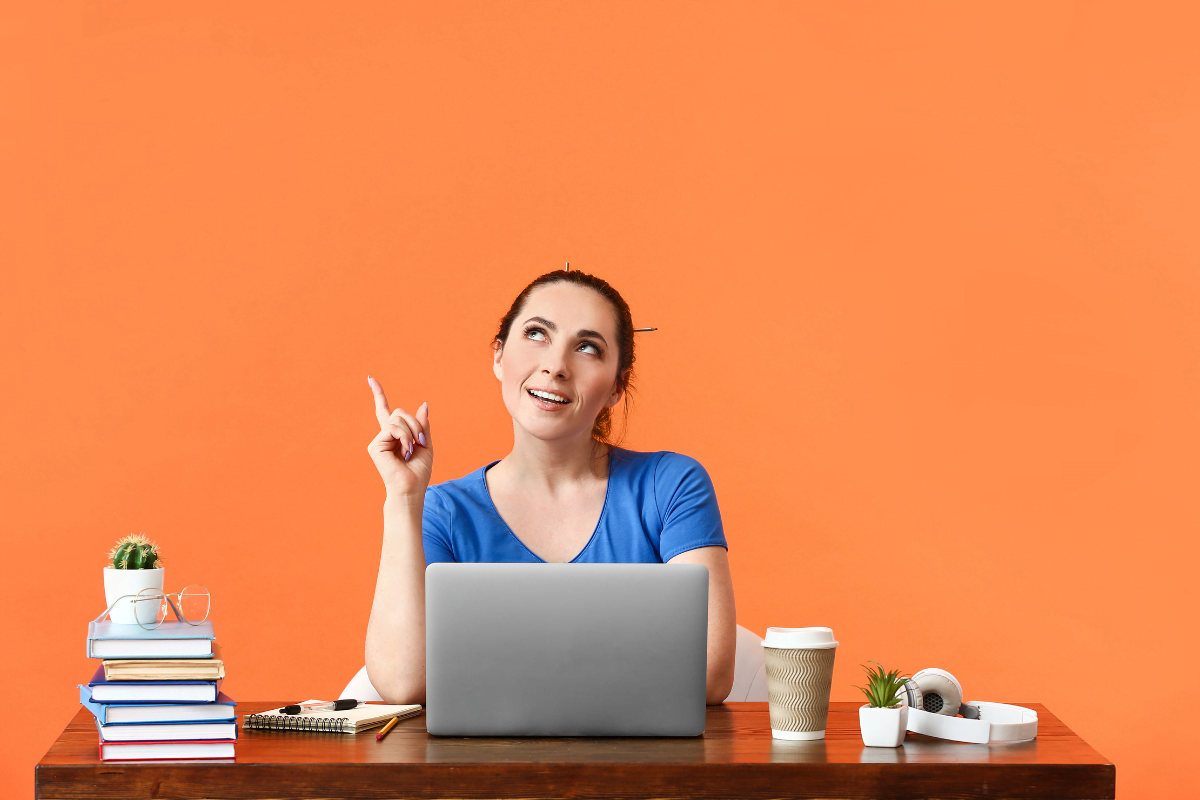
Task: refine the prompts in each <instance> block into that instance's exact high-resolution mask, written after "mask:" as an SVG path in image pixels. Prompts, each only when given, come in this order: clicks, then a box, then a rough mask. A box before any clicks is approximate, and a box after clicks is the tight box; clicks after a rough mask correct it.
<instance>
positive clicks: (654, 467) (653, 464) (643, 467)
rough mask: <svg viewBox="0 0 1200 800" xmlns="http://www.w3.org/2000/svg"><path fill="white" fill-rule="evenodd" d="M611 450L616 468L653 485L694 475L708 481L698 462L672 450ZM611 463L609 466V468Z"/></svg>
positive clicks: (669, 482)
mask: <svg viewBox="0 0 1200 800" xmlns="http://www.w3.org/2000/svg"><path fill="white" fill-rule="evenodd" d="M611 452H612V460H613V464H615V465H617V468H618V469H620V470H622V471H625V472H627V473H629V474H631V475H632V476H633V477H635V478H640V479H642V480H647V481H651V482H653V483H654V484H655V485H656V486H661V485H663V484H666V485H672V484H678V483H680V482H685V481H687V480H689V479H695V478H701V479H703V480H705V481H707V480H708V472H707V470H705V469H704V466H703V465H702V464H701V463H700V462H699V461H697V460H696V459H694V458H692V457H691V456H687V455H684V454H683V453H676V452H675V451H673V450H656V451H652V452H642V451H638V450H626V449H624V448H621V447H614V448H612V451H611ZM612 466H613V465H610V466H609V469H610V470H611V469H612Z"/></svg>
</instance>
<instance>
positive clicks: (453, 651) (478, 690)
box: [425, 563, 708, 736]
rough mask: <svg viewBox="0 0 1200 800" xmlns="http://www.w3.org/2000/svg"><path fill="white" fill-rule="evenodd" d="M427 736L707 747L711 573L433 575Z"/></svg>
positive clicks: (630, 567) (624, 569)
mask: <svg viewBox="0 0 1200 800" xmlns="http://www.w3.org/2000/svg"><path fill="white" fill-rule="evenodd" d="M425 637H426V644H425V667H426V670H425V676H426V677H425V682H426V720H425V722H426V728H427V729H428V731H429V732H430V733H431V734H435V735H439V736H698V735H700V734H701V733H703V732H704V718H705V703H704V700H705V679H706V672H707V669H706V667H707V657H708V569H707V568H705V567H704V566H703V565H700V564H446V563H439V564H430V565H429V567H428V568H427V569H426V570H425Z"/></svg>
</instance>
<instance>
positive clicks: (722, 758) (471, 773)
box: [36, 702, 1116, 800]
mask: <svg viewBox="0 0 1200 800" xmlns="http://www.w3.org/2000/svg"><path fill="white" fill-rule="evenodd" d="M281 705H283V703H281V702H277V703H265V702H258V703H240V704H238V712H239V720H240V718H241V716H242V715H243V714H245V713H254V712H256V711H262V710H265V709H267V708H277V707H279V706H281ZM1022 705H1027V706H1029V707H1031V708H1033V709H1035V710H1037V712H1038V716H1039V718H1040V723H1039V730H1038V739H1037V740H1036V741H1034V742H1029V743H1026V744H1008V745H973V744H961V743H955V742H944V741H940V740H936V739H930V738H928V737H924V736H918V735H916V734H911V733H910V734H909V735H908V738H907V739H906V741H905V743H904V746H903V747H900V748H874V747H864V746H863V744H862V740H861V738H860V737H859V732H858V704H857V703H831V704H830V713H829V725H828V729H827V733H826V738H825V740H824V741H818V742H785V741H779V740H775V739H772V738H771V731H770V724H769V720H768V715H767V704H766V703H728V704H726V705H724V706H717V707H713V708H710V709H709V712H708V719H707V727H706V729H705V732H704V735H703V736H701V737H697V738H687V739H659V738H646V739H639V738H624V739H583V738H580V739H569V738H564V739H522V738H511V739H499V738H441V737H432V736H430V735H429V734H428V733H426V731H425V722H424V717H423V716H420V717H414V718H412V719H407V720H402V721H401V722H399V723H398V724H397V725H396V727H395V728H394V729H393V730H392V732H391V733H390V734H389V735H388V737H387V738H386V739H384V740H383V741H381V742H380V741H376V740H375V737H374V736H370V735H358V736H352V735H343V734H319V733H296V732H281V731H257V730H243V731H242V732H241V739H240V740H239V741H238V745H237V758H236V759H234V760H232V761H223V762H218V761H210V762H204V761H188V762H184V761H175V762H165V761H157V762H126V763H112V762H109V763H104V762H101V761H100V760H99V758H98V754H97V751H96V728H95V725H94V724H93V723H92V721H91V715H90V714H89V713H88V712H87V711H86V710H84V709H80V712H79V714H78V715H76V717H75V719H74V720H72V722H71V723H70V724H69V725H68V726H67V728H66V730H64V731H63V733H62V735H61V736H60V737H59V738H58V740H57V741H56V742H55V743H54V744H53V745H52V746H51V748H50V750H49V751H48V752H47V753H46V755H45V756H44V757H43V758H42V760H41V762H40V763H39V764H38V766H37V775H36V785H37V797H38V798H39V800H58V799H59V798H61V799H62V800H68V799H69V800H78V799H79V798H123V799H124V798H155V799H158V798H162V799H163V800H175V799H176V798H177V799H179V800H184V799H185V798H186V799H188V800H198V799H199V798H253V799H254V800H267V799H268V798H333V797H338V798H363V799H364V800H366V799H368V798H370V799H371V800H382V799H383V798H401V797H408V798H472V799H475V798H479V799H482V798H546V797H556V798H581V799H587V798H631V800H632V799H633V798H731V797H744V798H754V799H755V800H767V799H768V798H793V797H794V798H835V797H836V798H924V797H936V798H973V797H988V798H1078V799H1085V798H1087V799H1090V798H1112V797H1114V794H1115V788H1116V768H1115V767H1114V766H1113V765H1112V764H1111V763H1110V762H1108V761H1107V760H1106V759H1105V758H1104V757H1103V756H1101V755H1100V754H1099V753H1097V752H1096V751H1095V750H1094V749H1092V748H1091V747H1090V746H1089V745H1088V744H1087V743H1086V742H1084V741H1083V740H1082V739H1080V738H1079V737H1078V736H1076V735H1075V734H1074V733H1073V732H1072V731H1071V730H1070V729H1069V728H1067V727H1066V726H1065V725H1063V724H1062V722H1061V721H1059V720H1058V718H1057V717H1055V716H1054V715H1053V714H1051V713H1050V712H1049V711H1047V710H1046V709H1045V708H1044V707H1043V706H1041V705H1039V704H1036V703H1027V704H1022Z"/></svg>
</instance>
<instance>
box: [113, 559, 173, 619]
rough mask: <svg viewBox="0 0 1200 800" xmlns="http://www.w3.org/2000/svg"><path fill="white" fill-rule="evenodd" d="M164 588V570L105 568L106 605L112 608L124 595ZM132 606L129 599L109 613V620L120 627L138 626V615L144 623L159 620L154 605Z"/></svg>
mask: <svg viewBox="0 0 1200 800" xmlns="http://www.w3.org/2000/svg"><path fill="white" fill-rule="evenodd" d="M162 588H163V568H162V567H159V568H158V569H115V568H113V567H105V568H104V603H105V605H106V606H111V605H112V604H113V601H114V600H116V599H117V598H118V597H120V596H121V595H124V594H137V593H138V592H140V591H141V590H142V589H159V590H161V589H162ZM134 609H135V606H134V605H133V604H132V602H131V601H130V599H129V598H126V599H124V600H122V601H121V602H120V603H117V605H116V606H115V607H114V608H113V609H112V610H111V611H109V612H108V616H109V619H111V620H112V621H113V622H115V623H118V624H120V625H137V624H138V619H137V617H135V616H134V614H135V613H136V614H137V615H139V616H140V617H141V618H142V619H141V621H142V622H144V623H153V622H154V620H155V619H157V614H158V609H157V608H155V607H154V604H153V603H138V604H137V606H136V609H137V610H136V612H135V611H134Z"/></svg>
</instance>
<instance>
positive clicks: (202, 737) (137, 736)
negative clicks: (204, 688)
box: [96, 720, 238, 742]
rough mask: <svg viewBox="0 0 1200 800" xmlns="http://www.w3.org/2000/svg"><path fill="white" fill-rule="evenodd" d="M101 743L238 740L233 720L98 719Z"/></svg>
mask: <svg viewBox="0 0 1200 800" xmlns="http://www.w3.org/2000/svg"><path fill="white" fill-rule="evenodd" d="M96 729H97V730H99V731H100V741H101V742H186V741H204V742H212V741H217V740H222V739H229V740H232V739H237V738H238V726H237V721H236V720H234V721H233V722H152V723H139V724H136V725H101V724H100V720H96Z"/></svg>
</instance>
